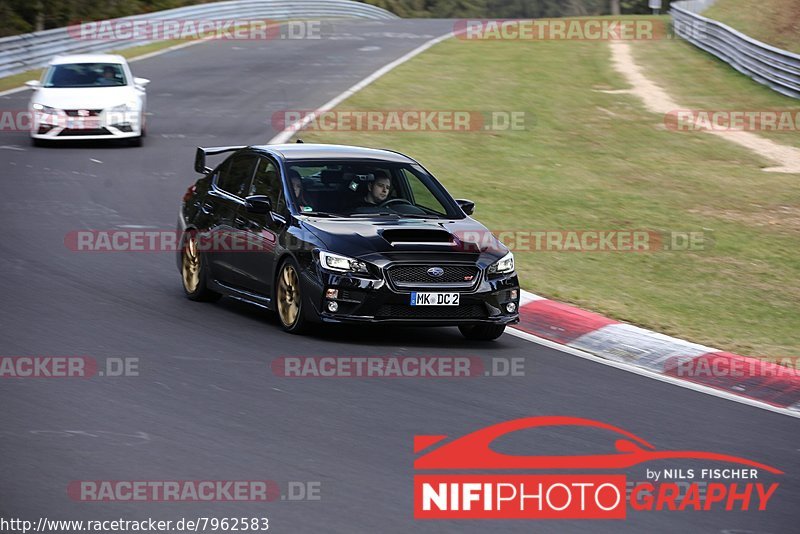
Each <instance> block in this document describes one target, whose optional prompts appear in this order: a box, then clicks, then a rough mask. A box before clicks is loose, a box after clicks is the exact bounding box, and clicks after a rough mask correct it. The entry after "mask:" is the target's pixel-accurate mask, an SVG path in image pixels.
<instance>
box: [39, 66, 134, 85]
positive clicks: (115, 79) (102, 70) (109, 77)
mask: <svg viewBox="0 0 800 534" xmlns="http://www.w3.org/2000/svg"><path fill="white" fill-rule="evenodd" d="M126 84H127V81H126V80H125V71H124V70H123V68H122V65H120V64H119V63H69V64H63V65H52V66H51V67H50V68H49V69H48V71H47V74H46V75H45V78H44V84H43V86H44V87H113V86H120V85H126Z"/></svg>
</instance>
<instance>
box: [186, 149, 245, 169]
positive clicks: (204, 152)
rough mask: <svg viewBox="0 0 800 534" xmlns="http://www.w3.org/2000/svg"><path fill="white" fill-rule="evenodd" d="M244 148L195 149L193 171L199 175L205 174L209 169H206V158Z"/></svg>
mask: <svg viewBox="0 0 800 534" xmlns="http://www.w3.org/2000/svg"><path fill="white" fill-rule="evenodd" d="M242 148H245V147H244V146H210V147H207V148H203V147H201V146H199V147H197V153H196V154H195V156H194V170H195V171H197V172H199V173H200V174H206V173H207V172H210V171H211V169H210V168H209V167H206V156H213V155H214V154H222V153H223V152H234V151H236V150H241V149H242Z"/></svg>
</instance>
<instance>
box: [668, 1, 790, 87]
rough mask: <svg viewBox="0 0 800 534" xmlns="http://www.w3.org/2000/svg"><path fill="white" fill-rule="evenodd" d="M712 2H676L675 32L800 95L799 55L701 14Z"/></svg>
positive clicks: (756, 76) (744, 71)
mask: <svg viewBox="0 0 800 534" xmlns="http://www.w3.org/2000/svg"><path fill="white" fill-rule="evenodd" d="M713 3H714V0H687V1H681V2H673V3H672V5H671V11H670V14H671V15H672V24H673V27H674V31H675V34H676V35H678V36H679V37H682V38H683V39H686V40H687V41H689V42H690V43H692V44H693V45H695V46H697V47H698V48H701V49H703V50H705V51H706V52H708V53H710V54H713V55H715V56H717V57H718V58H720V59H721V60H723V61H725V62H726V63H728V64H729V65H731V66H732V67H733V68H735V69H736V70H738V71H739V72H741V73H742V74H745V75H747V76H749V77H751V78H753V79H754V80H755V81H757V82H759V83H763V84H764V85H768V86H769V87H771V88H772V89H774V90H775V91H778V92H779V93H782V94H784V95H786V96H790V97H793V98H800V55H798V54H793V53H791V52H787V51H786V50H781V49H779V48H775V47H774V46H770V45H768V44H765V43H762V42H760V41H757V40H755V39H753V38H752V37H748V36H747V35H744V34H743V33H741V32H738V31H736V30H734V29H733V28H731V27H730V26H727V25H725V24H722V23H721V22H717V21H715V20H712V19H709V18H706V17H703V16H701V15H699V14H698V13H700V12H702V11H704V10H705V9H707V8H708V7H710V6H711V5H712V4H713Z"/></svg>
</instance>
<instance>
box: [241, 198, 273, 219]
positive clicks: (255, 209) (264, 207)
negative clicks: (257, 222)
mask: <svg viewBox="0 0 800 534" xmlns="http://www.w3.org/2000/svg"><path fill="white" fill-rule="evenodd" d="M244 209H245V210H247V213H256V214H259V215H266V214H268V213H269V212H271V211H272V202H271V201H270V199H269V197H268V196H266V195H253V196H251V197H247V198H246V199H244Z"/></svg>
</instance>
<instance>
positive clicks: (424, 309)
mask: <svg viewBox="0 0 800 534" xmlns="http://www.w3.org/2000/svg"><path fill="white" fill-rule="evenodd" d="M487 316H488V315H487V313H486V308H485V307H484V306H483V304H467V305H464V306H411V305H404V304H384V305H383V306H381V307H380V308H378V313H377V314H376V315H375V317H376V318H379V319H485V318H486V317H487Z"/></svg>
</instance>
